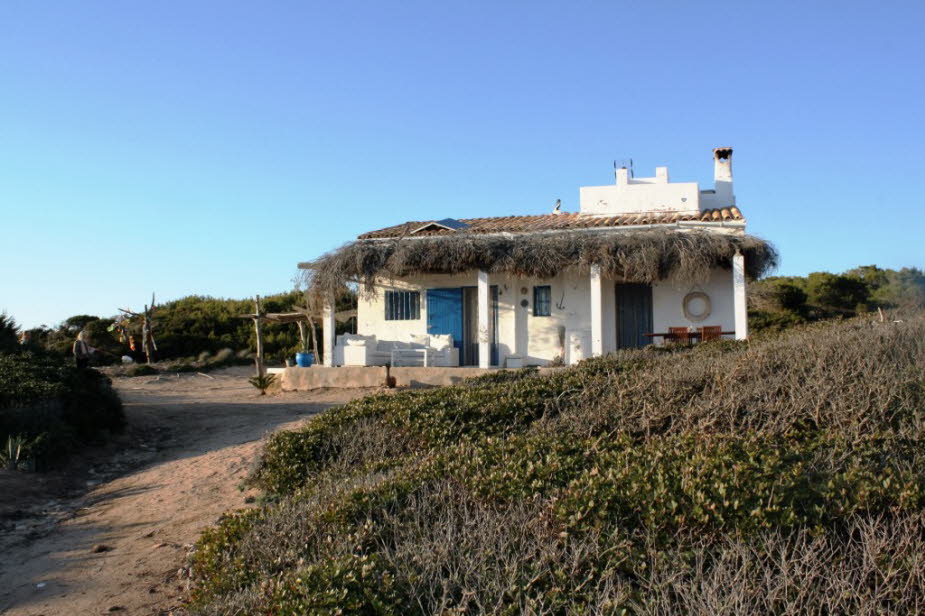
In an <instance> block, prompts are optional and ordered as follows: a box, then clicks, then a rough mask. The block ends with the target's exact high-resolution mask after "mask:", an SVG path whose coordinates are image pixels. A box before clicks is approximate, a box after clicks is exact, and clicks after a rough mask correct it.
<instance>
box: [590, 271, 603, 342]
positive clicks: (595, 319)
mask: <svg viewBox="0 0 925 616" xmlns="http://www.w3.org/2000/svg"><path fill="white" fill-rule="evenodd" d="M603 312H604V310H603V304H602V301H601V266H600V265H592V266H591V355H592V356H594V357H599V356H601V355H603V354H604V320H603Z"/></svg>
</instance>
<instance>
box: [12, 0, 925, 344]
mask: <svg viewBox="0 0 925 616" xmlns="http://www.w3.org/2000/svg"><path fill="white" fill-rule="evenodd" d="M923 23H925V4H923V3H921V2H906V3H890V2H876V3H871V2H793V3H782V2H760V3H759V2H754V3H750V2H747V3H743V2H728V3H726V2H710V3H700V2H697V3H695V2H677V3H667V2H632V3H630V2H548V3H545V2H461V3H454V4H453V5H451V4H450V3H444V2H395V3H385V2H368V3H358V2H325V3H320V2H319V3H308V2H302V1H292V2H272V1H268V2H259V3H255V2H246V3H245V2H195V1H189V0H183V1H176V2H146V3H143V2H116V1H110V2H94V1H73V2H67V1H62V2H40V1H36V2H31V1H30V2H27V1H24V0H23V1H16V0H9V1H7V2H3V3H2V4H0V221H2V222H0V224H2V229H3V233H2V238H0V310H4V309H5V310H6V311H7V312H9V313H10V314H12V315H13V316H14V317H15V318H16V319H17V320H18V321H19V322H20V323H21V324H23V325H26V326H33V325H37V324H40V323H46V324H49V325H50V324H53V323H56V322H58V321H60V320H62V319H64V318H66V317H67V316H70V315H72V314H78V313H90V314H100V315H112V314H114V313H115V312H116V308H117V307H118V306H130V307H133V308H135V309H137V308H140V307H141V305H142V304H143V303H144V301H145V300H146V299H147V298H149V297H150V295H151V291H156V292H157V294H158V297H159V298H162V299H165V300H167V299H173V298H177V297H181V296H183V295H187V294H191V293H197V294H207V295H214V296H219V297H244V296H248V295H252V294H254V293H261V294H268V293H272V292H277V291H282V290H287V289H289V288H291V286H292V282H291V280H292V278H293V276H294V274H295V271H296V267H295V266H296V263H297V262H298V261H301V260H307V259H310V258H313V257H315V256H317V255H319V254H320V253H322V252H324V251H327V250H330V249H332V248H335V247H336V246H338V245H340V244H341V243H343V242H345V241H348V240H350V239H352V238H354V237H355V236H356V235H357V234H359V233H361V232H363V231H366V230H370V229H374V228H379V227H382V226H386V225H390V224H395V223H398V222H403V221H405V220H413V219H430V218H444V217H447V216H452V217H458V218H464V217H471V216H492V215H505V214H512V213H521V214H530V213H545V212H548V211H549V210H550V208H551V206H552V204H553V202H554V201H555V200H556V198H562V200H563V204H564V207H565V209H567V210H573V209H577V201H578V187H579V186H581V185H597V184H606V183H610V182H612V179H613V171H612V161H613V159H622V158H629V157H632V158H633V159H634V161H635V166H636V171H637V174H639V175H652V174H653V172H654V167H655V166H656V165H667V166H668V167H669V169H670V173H671V177H672V179H673V180H686V181H692V180H697V181H700V182H701V184H702V185H710V184H712V161H711V148H713V147H714V146H718V145H731V146H733V147H734V148H735V157H734V172H735V180H736V189H735V190H736V195H737V198H738V200H739V205H740V207H741V208H742V210H743V212H744V213H745V215H746V217H747V218H748V221H749V231H750V232H751V233H754V234H756V235H760V236H763V237H766V238H768V239H770V240H772V241H773V242H775V243H776V245H777V246H778V247H779V249H780V251H781V253H782V255H783V260H782V263H781V267H780V269H779V273H781V274H805V273H808V272H810V271H815V270H831V271H841V270H844V269H846V268H849V267H853V266H855V265H858V264H869V263H877V264H879V265H882V266H887V267H901V266H904V265H910V266H912V265H914V266H919V267H921V266H923V265H925V258H923V257H925V249H923V248H922V244H923V239H922V238H923V232H925V214H923V210H925V196H923V192H922V178H923V171H925V154H923V149H922V142H923V138H925V130H923V124H922V121H923V100H925V69H923V66H925V51H923V49H925V46H923V43H922V40H923V38H922V36H923V35H922V25H923Z"/></svg>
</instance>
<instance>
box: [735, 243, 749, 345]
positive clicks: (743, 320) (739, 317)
mask: <svg viewBox="0 0 925 616" xmlns="http://www.w3.org/2000/svg"><path fill="white" fill-rule="evenodd" d="M732 297H733V305H734V307H735V329H736V340H745V339H746V338H748V307H747V305H746V303H745V257H744V256H743V255H742V253H741V252H736V254H735V256H734V257H732Z"/></svg>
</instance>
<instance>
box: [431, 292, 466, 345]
mask: <svg viewBox="0 0 925 616" xmlns="http://www.w3.org/2000/svg"><path fill="white" fill-rule="evenodd" d="M427 333H428V334H430V335H432V336H434V335H436V336H440V335H444V334H450V335H451V336H453V346H455V347H456V348H457V349H462V345H463V294H462V289H460V288H456V289H427Z"/></svg>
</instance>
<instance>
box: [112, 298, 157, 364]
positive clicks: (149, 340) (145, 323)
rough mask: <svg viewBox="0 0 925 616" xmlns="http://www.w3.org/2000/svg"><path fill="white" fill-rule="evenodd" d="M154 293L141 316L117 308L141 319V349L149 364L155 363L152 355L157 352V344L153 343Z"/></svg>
mask: <svg viewBox="0 0 925 616" xmlns="http://www.w3.org/2000/svg"><path fill="white" fill-rule="evenodd" d="M154 305H155V299H154V293H152V294H151V305H150V306H148V305H147V304H145V309H144V312H142V313H141V314H139V313H137V312H133V311H131V310H129V309H128V308H119V311H120V312H123V313H125V314H127V315H129V316H131V317H140V318H141V348H142V350H143V351H144V353H145V360H146V361H147V362H148V363H149V364H153V363H154V361H155V359H156V358H155V357H154V354H155V353H156V352H157V343H156V342H154Z"/></svg>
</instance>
